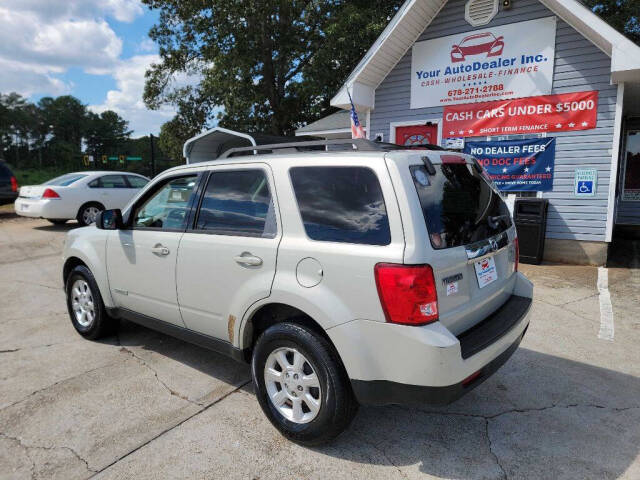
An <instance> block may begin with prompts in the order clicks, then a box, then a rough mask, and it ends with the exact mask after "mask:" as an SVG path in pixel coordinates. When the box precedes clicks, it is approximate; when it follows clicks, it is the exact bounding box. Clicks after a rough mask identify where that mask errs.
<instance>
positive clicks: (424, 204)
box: [406, 152, 515, 335]
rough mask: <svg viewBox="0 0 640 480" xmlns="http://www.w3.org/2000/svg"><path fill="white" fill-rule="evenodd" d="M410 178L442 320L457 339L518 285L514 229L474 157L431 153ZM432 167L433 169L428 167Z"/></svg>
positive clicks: (509, 217)
mask: <svg viewBox="0 0 640 480" xmlns="http://www.w3.org/2000/svg"><path fill="white" fill-rule="evenodd" d="M425 158H426V159H430V160H431V162H430V161H429V160H426V161H427V164H426V165H425V164H424V163H423V164H421V165H411V166H409V168H408V170H409V171H408V172H406V174H408V175H410V176H411V181H412V184H413V186H414V187H415V190H416V192H417V194H418V200H419V206H420V209H421V210H422V214H423V217H424V221H425V225H426V228H427V236H428V239H421V241H425V240H426V241H427V242H429V244H430V246H431V249H432V251H431V254H430V255H428V256H429V257H431V258H429V260H428V263H429V264H431V266H432V268H433V270H434V276H435V280H436V285H437V291H438V310H439V318H440V321H441V322H442V323H443V324H444V325H445V326H446V327H447V328H448V329H449V330H450V331H451V332H452V333H454V334H455V335H457V334H459V333H461V332H464V331H465V330H468V329H469V328H471V327H472V326H474V325H475V324H477V323H478V322H480V321H482V320H484V319H485V318H486V317H487V316H489V315H490V314H491V313H493V312H494V311H496V310H497V309H498V308H499V307H500V306H501V305H503V304H504V303H505V302H506V301H507V300H508V299H509V297H510V296H511V293H512V291H513V287H514V283H515V275H514V273H515V228H513V223H512V220H511V215H510V214H509V210H508V208H507V206H506V204H505V202H504V201H503V199H502V197H501V195H500V194H499V192H498V190H497V189H496V188H495V186H494V185H493V183H492V182H491V180H490V179H489V177H488V175H487V174H486V171H485V170H484V169H482V167H480V166H479V164H477V163H476V162H475V161H474V160H473V158H471V157H467V156H462V155H458V154H447V153H446V152H443V153H442V154H436V153H434V152H429V154H428V157H427V156H425V157H423V159H425ZM429 163H430V164H429Z"/></svg>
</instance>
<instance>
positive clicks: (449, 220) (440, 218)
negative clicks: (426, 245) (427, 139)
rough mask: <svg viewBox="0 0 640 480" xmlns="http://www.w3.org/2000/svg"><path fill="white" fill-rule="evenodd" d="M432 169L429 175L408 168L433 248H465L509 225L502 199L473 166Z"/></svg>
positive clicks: (508, 217)
mask: <svg viewBox="0 0 640 480" xmlns="http://www.w3.org/2000/svg"><path fill="white" fill-rule="evenodd" d="M434 167H435V170H436V174H435V175H433V176H431V175H429V174H428V173H427V170H426V168H425V167H423V166H414V167H410V170H411V177H412V178H413V183H414V185H415V186H416V190H417V192H418V197H419V198H420V205H421V207H422V213H423V214H424V219H425V221H426V223H427V230H428V232H429V239H430V240H431V245H432V246H433V248H435V249H442V248H451V247H458V246H461V245H467V244H469V243H473V242H477V241H479V240H484V239H486V238H488V237H491V236H493V235H497V234H498V233H501V232H504V231H505V230H507V229H508V228H509V227H510V226H511V216H510V215H509V210H508V208H507V206H506V204H505V203H504V201H503V200H502V197H501V196H500V195H499V194H498V193H497V192H496V191H495V190H494V189H493V188H492V187H491V185H489V183H488V182H487V181H486V180H485V178H484V177H483V175H482V174H481V173H479V172H478V170H476V168H475V167H474V166H473V165H470V164H466V163H451V164H449V163H446V164H442V165H434Z"/></svg>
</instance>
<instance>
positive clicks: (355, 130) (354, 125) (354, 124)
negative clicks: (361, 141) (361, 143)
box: [347, 90, 367, 138]
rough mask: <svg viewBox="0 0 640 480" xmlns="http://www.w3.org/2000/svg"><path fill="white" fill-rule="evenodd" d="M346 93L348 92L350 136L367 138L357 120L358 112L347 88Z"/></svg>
mask: <svg viewBox="0 0 640 480" xmlns="http://www.w3.org/2000/svg"><path fill="white" fill-rule="evenodd" d="M347 94H349V102H351V138H367V136H366V134H365V133H364V128H362V125H360V120H358V113H357V112H356V107H355V105H354V104H353V99H352V98H351V94H350V93H349V91H348V90H347Z"/></svg>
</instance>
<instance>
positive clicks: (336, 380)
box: [251, 322, 358, 446]
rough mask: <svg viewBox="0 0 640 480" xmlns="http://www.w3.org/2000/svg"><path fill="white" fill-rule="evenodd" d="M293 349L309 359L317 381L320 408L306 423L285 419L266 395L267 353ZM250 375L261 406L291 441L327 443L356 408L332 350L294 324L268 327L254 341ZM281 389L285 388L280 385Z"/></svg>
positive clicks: (349, 388) (320, 339)
mask: <svg viewBox="0 0 640 480" xmlns="http://www.w3.org/2000/svg"><path fill="white" fill-rule="evenodd" d="M287 347H288V348H295V349H296V350H297V351H299V352H300V353H302V355H303V356H304V357H305V358H306V359H307V360H308V363H309V364H310V366H311V367H312V368H313V370H314V371H315V373H316V375H317V378H318V380H319V383H320V392H321V394H320V398H321V400H322V401H321V405H320V409H319V411H318V413H317V415H316V417H315V418H313V420H311V421H309V422H308V423H296V422H293V421H291V420H289V419H287V418H286V417H285V416H284V415H283V414H282V413H280V411H279V410H278V408H277V407H276V406H275V405H274V403H273V402H272V401H271V399H270V398H269V394H268V392H267V387H266V385H265V376H264V368H265V364H266V362H267V359H268V357H269V355H270V354H271V353H272V352H273V351H275V350H277V349H279V348H287ZM251 375H252V378H253V385H254V388H255V392H256V396H257V397H258V401H259V402H260V407H262V411H263V412H264V413H265V415H266V416H267V418H268V419H269V421H270V422H271V423H272V424H273V425H274V426H275V427H276V428H277V429H278V430H280V432H281V433H282V434H283V435H284V436H285V437H287V438H289V439H290V440H292V441H294V442H296V443H300V444H302V445H307V446H310V445H319V444H321V443H326V442H328V441H330V440H332V439H333V438H335V437H336V436H338V435H339V434H340V433H342V432H343V431H344V430H345V429H346V428H347V427H348V426H349V424H350V423H351V420H353V417H354V416H355V414H356V412H357V410H358V403H357V401H356V399H355V397H354V395H353V391H352V390H351V384H350V382H349V379H348V378H347V374H346V372H345V370H344V367H343V366H342V363H341V362H340V359H339V358H338V354H337V352H336V351H335V349H334V348H333V347H332V346H331V345H330V344H329V342H328V341H327V340H326V339H325V338H323V337H322V336H320V335H318V334H316V333H315V332H313V331H312V330H310V329H308V328H306V327H303V326H301V325H297V324H294V323H288V322H284V323H277V324H275V325H273V326H271V327H269V328H268V329H267V330H266V331H265V332H264V333H263V334H262V335H260V338H258V341H257V342H256V345H255V348H254V350H253V356H252V359H251ZM280 388H284V387H283V386H282V385H280Z"/></svg>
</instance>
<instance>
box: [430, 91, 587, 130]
mask: <svg viewBox="0 0 640 480" xmlns="http://www.w3.org/2000/svg"><path fill="white" fill-rule="evenodd" d="M597 113H598V92H597V91H590V92H575V93H562V94H559V95H543V96H539V97H529V98H516V99H514V100H503V101H499V102H484V103H471V104H467V105H456V106H452V107H445V109H444V113H443V118H444V121H443V126H442V132H443V133H442V137H443V138H447V137H483V136H493V135H520V134H532V133H542V132H551V133H553V132H566V131H572V130H590V129H592V128H596V123H597Z"/></svg>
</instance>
